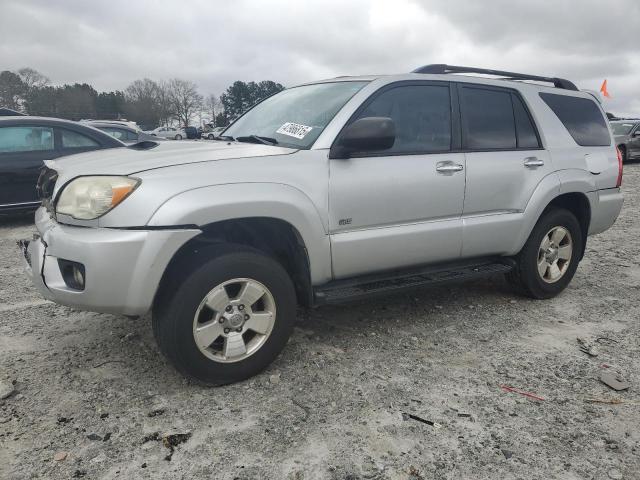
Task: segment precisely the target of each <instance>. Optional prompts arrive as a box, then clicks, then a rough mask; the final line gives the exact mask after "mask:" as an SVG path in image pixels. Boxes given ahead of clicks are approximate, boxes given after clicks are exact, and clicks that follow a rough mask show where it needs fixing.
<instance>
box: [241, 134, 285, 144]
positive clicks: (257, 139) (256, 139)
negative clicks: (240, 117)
mask: <svg viewBox="0 0 640 480" xmlns="http://www.w3.org/2000/svg"><path fill="white" fill-rule="evenodd" d="M236 141H238V142H248V143H263V144H265V145H277V144H278V141H277V140H276V139H275V138H271V137H262V136H260V135H247V136H244V137H236Z"/></svg>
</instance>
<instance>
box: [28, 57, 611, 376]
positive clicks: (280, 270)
mask: <svg viewBox="0 0 640 480" xmlns="http://www.w3.org/2000/svg"><path fill="white" fill-rule="evenodd" d="M456 73H478V74H485V75H493V76H499V77H503V78H498V79H495V78H480V77H472V76H468V75H457V74H456ZM520 80H524V81H520ZM530 82H538V83H530ZM541 83H550V84H551V86H547V85H541ZM223 138H224V139H226V140H227V141H226V142H219V143H216V144H211V143H207V144H202V143H191V144H186V145H175V144H171V143H165V144H162V145H158V146H155V147H154V148H151V149H136V150H133V149H122V150H121V151H115V152H111V153H110V154H109V155H108V156H107V155H103V154H101V153H99V152H94V153H87V154H84V155H76V156H74V157H70V158H67V159H61V160H57V161H52V162H48V169H49V170H48V173H47V174H44V175H43V177H42V179H43V180H42V182H43V186H42V188H41V190H42V191H43V195H44V197H45V201H44V205H46V206H47V207H42V208H40V209H39V210H38V212H37V213H36V225H37V229H38V232H39V237H35V240H32V241H31V242H27V241H25V242H24V243H23V244H22V246H23V250H24V258H25V262H24V264H25V268H26V271H27V274H28V275H29V276H30V278H31V279H32V281H33V283H34V284H35V285H36V287H37V288H38V289H39V291H40V292H41V293H42V294H43V295H44V296H45V297H46V298H49V299H52V300H54V301H56V302H58V303H61V304H64V305H70V306H72V307H74V308H78V309H86V310H93V311H98V312H108V313H115V314H125V315H134V316H135V315H143V314H146V313H147V312H149V311H151V312H152V323H153V331H154V334H155V338H156V339H157V342H158V344H159V346H160V349H161V351H162V352H163V353H164V354H165V355H166V356H167V358H168V359H169V360H170V361H171V362H172V363H173V365H175V367H176V368H177V369H178V370H179V371H180V372H182V373H184V374H185V375H188V376H191V377H194V378H196V379H198V380H200V381H202V382H206V383H210V384H224V383H229V382H234V381H238V380H241V379H244V378H247V377H250V376H252V375H254V374H256V373H257V372H259V371H261V370H262V369H264V368H265V367H266V366H267V365H268V364H269V363H270V362H271V361H272V360H273V359H274V358H275V357H276V356H277V355H278V353H279V352H280V351H281V350H282V349H283V348H284V346H285V345H286V343H287V339H288V337H289V335H290V333H291V331H292V329H293V325H294V320H295V316H296V306H297V305H302V306H316V305H324V304H332V303H340V302H343V301H347V300H353V299H359V300H366V299H368V298H369V297H371V296H372V295H377V294H382V293H392V292H396V291H399V290H402V289H406V288H416V287H420V286H426V285H433V284H441V283H443V282H449V281H454V280H469V279H477V278H481V277H485V276H489V275H495V274H505V275H507V276H508V278H509V281H510V282H511V283H512V284H513V285H514V287H516V288H517V290H518V291H520V292H522V293H523V294H525V295H527V296H529V297H532V298H538V299H544V298H551V297H553V296H555V295H557V294H559V293H560V292H561V291H562V290H564V288H565V287H566V286H567V285H568V283H569V282H570V281H571V279H572V278H573V276H574V273H575V272H576V269H577V268H578V264H579V262H580V260H581V259H582V257H583V255H584V253H585V245H586V242H587V237H588V235H593V234H596V233H600V232H603V231H604V230H607V229H608V228H609V227H611V225H612V224H613V223H614V222H615V220H616V218H617V216H618V214H619V212H620V209H621V208H622V202H623V198H622V193H621V191H620V185H621V182H622V162H621V157H620V156H619V153H618V152H617V151H616V147H615V144H614V143H613V139H612V136H611V132H610V130H609V127H608V124H607V121H606V117H605V114H604V112H603V110H602V108H601V106H600V105H599V103H598V102H596V101H595V99H594V98H593V96H591V95H590V94H588V93H584V92H580V91H579V90H578V89H577V88H576V86H575V85H574V84H573V83H571V82H570V81H568V80H563V79H560V78H548V77H540V76H534V75H525V74H518V73H513V72H501V71H494V70H483V69H476V68H469V67H452V66H447V65H429V66H425V67H421V68H419V69H417V70H415V71H414V72H413V73H410V74H402V75H389V76H362V77H340V78H336V79H331V80H325V81H319V82H312V83H308V84H305V85H301V86H298V87H294V88H290V89H287V90H284V91H282V92H280V93H278V94H276V95H274V96H272V97H270V98H268V99H267V100H265V101H263V102H262V103H259V104H257V105H256V106H255V107H253V108H252V109H251V110H249V111H248V112H247V113H245V114H244V115H243V116H242V117H240V118H239V119H238V120H236V121H235V123H233V124H232V125H231V126H230V127H229V128H228V129H227V130H226V131H225V133H224V137H223ZM56 178H57V179H56ZM47 179H56V180H55V181H53V180H47Z"/></svg>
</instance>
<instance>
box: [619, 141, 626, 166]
mask: <svg viewBox="0 0 640 480" xmlns="http://www.w3.org/2000/svg"><path fill="white" fill-rule="evenodd" d="M618 149H619V150H620V156H622V163H627V160H628V159H627V147H625V146H624V145H620V146H619V147H618Z"/></svg>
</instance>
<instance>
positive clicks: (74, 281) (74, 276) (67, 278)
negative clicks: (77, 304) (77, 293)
mask: <svg viewBox="0 0 640 480" xmlns="http://www.w3.org/2000/svg"><path fill="white" fill-rule="evenodd" d="M58 266H59V267H60V273H62V279H63V280H64V283H65V284H66V285H67V287H69V288H71V289H73V290H84V283H85V271H84V265H83V264H81V263H78V262H72V261H70V260H63V259H62V258H59V259H58Z"/></svg>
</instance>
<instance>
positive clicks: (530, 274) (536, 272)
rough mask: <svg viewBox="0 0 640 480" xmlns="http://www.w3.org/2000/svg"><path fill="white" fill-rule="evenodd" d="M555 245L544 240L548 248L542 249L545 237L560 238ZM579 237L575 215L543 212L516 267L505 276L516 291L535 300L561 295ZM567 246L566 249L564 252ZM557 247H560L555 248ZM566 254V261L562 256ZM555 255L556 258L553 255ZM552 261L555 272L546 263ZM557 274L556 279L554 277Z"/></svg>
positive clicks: (576, 257) (578, 247) (573, 266)
mask: <svg viewBox="0 0 640 480" xmlns="http://www.w3.org/2000/svg"><path fill="white" fill-rule="evenodd" d="M563 231H564V232H566V234H567V235H565V236H564V237H563V238H562V239H561V240H560V241H559V242H555V241H554V240H553V239H552V240H550V241H549V240H547V241H546V242H547V245H548V248H546V249H543V241H545V237H546V238H547V239H550V238H551V237H553V236H554V234H555V235H556V237H554V238H556V239H557V238H560V237H561V236H562V235H563ZM583 242H584V239H583V235H582V229H581V228H580V224H579V223H578V220H577V219H576V217H575V215H573V213H571V212H570V211H568V210H565V209H562V208H553V209H550V210H548V211H546V212H545V213H544V214H543V215H542V216H541V217H540V219H539V220H538V223H536V226H535V227H534V228H533V231H532V232H531V235H529V238H528V239H527V242H526V243H525V245H524V247H523V248H522V250H521V251H520V253H519V254H518V255H517V256H516V259H515V260H516V268H514V270H513V271H511V272H510V273H509V274H508V275H507V280H509V281H510V282H511V283H512V284H513V286H514V287H515V288H516V290H517V291H518V292H519V293H521V294H523V295H526V296H528V297H531V298H536V299H547V298H552V297H555V296H556V295H558V294H559V293H560V292H562V291H563V290H564V289H565V288H566V286H567V285H568V284H569V282H571V279H572V278H573V276H574V274H575V273H576V269H577V268H578V263H579V261H580V257H581V252H582V249H583V244H584V243H583ZM567 246H569V247H570V249H569V250H567ZM557 247H561V248H557ZM567 252H570V253H569V260H568V261H566V263H565V260H564V259H563V258H562V257H566V256H567ZM556 254H557V256H556ZM554 258H557V260H556V263H555V265H556V267H557V270H556V269H554V268H553V266H552V265H550V264H549V262H550V261H553V259H554ZM558 273H559V274H560V276H559V277H558V278H555V277H556V276H557V275H558Z"/></svg>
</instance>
